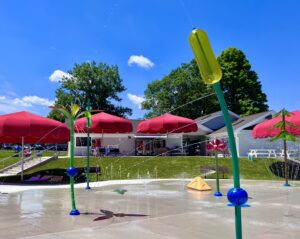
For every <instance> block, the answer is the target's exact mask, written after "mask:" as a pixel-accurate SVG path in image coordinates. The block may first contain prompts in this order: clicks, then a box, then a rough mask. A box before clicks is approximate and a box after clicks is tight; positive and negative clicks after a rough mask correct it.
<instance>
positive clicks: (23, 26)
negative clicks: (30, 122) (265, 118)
mask: <svg viewBox="0 0 300 239" xmlns="http://www.w3.org/2000/svg"><path fill="white" fill-rule="evenodd" d="M298 2H299V1H296V0H295V1H284V2H283V1H274V0H273V1H268V0H266V1H259V0H248V1H246V0H244V1H240V0H227V1H221V0H219V1H201V0H193V1H192V0H172V1H171V0H165V1H161V0H151V1H138V0H136V1H135V0H131V1H126V0H122V1H107V0H99V1H91V0H86V1H76V0H69V1H67V0H49V1H46V0H43V1H40V0H27V1H21V0H20V1H16V0H11V1H4V0H0V36H1V37H0V114H4V113H8V112H14V111H18V110H27V111H31V112H35V113H38V114H41V115H47V113H48V111H49V109H48V105H50V104H52V102H53V101H54V99H55V93H54V92H55V89H56V88H58V87H59V83H58V82H55V80H57V79H58V75H59V74H57V72H59V71H62V72H66V71H68V70H70V69H71V68H72V67H73V65H74V64H75V63H82V62H85V61H92V60H95V61H97V62H107V63H109V64H116V65H118V66H119V71H120V75H121V78H122V79H123V83H124V85H125V87H126V88H127V90H126V92H124V93H122V94H121V97H122V99H123V101H122V103H121V104H122V105H124V106H128V107H130V108H132V109H133V115H132V116H131V117H130V118H140V117H142V116H143V115H144V113H145V112H144V111H142V110H141V109H139V106H138V103H139V102H140V101H141V100H142V97H143V92H144V90H145V89H146V86H147V84H148V83H149V82H151V81H153V80H156V79H161V78H162V77H163V76H164V75H166V74H168V73H169V72H170V71H171V70H172V69H174V68H176V67H178V66H179V65H180V64H181V63H185V62H189V61H190V60H191V59H192V57H193V56H192V52H191V50H190V47H189V45H188V36H189V33H190V32H191V30H192V28H193V27H197V28H202V29H204V30H206V32H207V33H208V35H209V37H210V41H211V44H212V46H213V48H214V51H215V53H216V55H219V54H220V53H221V52H222V50H224V49H226V48H228V47H231V46H234V47H237V48H239V49H241V50H242V51H244V53H245V54H246V56H247V57H248V59H249V61H250V63H251V64H252V68H253V70H255V71H256V72H257V73H258V75H259V79H260V81H261V83H262V85H263V91H264V92H265V93H266V94H267V96H268V101H269V102H268V104H269V106H270V109H274V110H279V109H281V108H282V107H286V108H287V109H288V110H295V109H300V97H299V96H300V94H299V90H300V80H299V76H298V75H299V73H298V69H300V61H299V55H300V46H299V38H300V14H299V9H300V2H299V3H298ZM131 56H133V57H132V58H131V60H132V61H131V63H132V64H129V59H130V57H131ZM134 56H135V57H134ZM137 56H144V57H145V58H146V59H143V58H141V57H137ZM147 60H149V61H148V62H147ZM55 71H56V74H54V75H53V73H54V72H55ZM51 75H52V78H51V79H52V81H51V80H50V76H51Z"/></svg>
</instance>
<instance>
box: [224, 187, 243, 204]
mask: <svg viewBox="0 0 300 239" xmlns="http://www.w3.org/2000/svg"><path fill="white" fill-rule="evenodd" d="M227 198H228V200H229V202H231V203H232V205H233V206H241V205H243V204H245V203H246V202H247V201H248V193H247V192H246V190H244V189H242V188H231V189H230V190H229V191H228V193H227Z"/></svg>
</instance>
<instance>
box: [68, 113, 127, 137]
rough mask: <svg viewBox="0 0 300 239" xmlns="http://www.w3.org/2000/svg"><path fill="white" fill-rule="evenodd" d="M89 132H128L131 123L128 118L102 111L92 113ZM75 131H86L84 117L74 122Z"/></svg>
mask: <svg viewBox="0 0 300 239" xmlns="http://www.w3.org/2000/svg"><path fill="white" fill-rule="evenodd" d="M91 121H92V126H91V128H90V132H91V133H130V132H132V124H131V122H130V121H129V120H128V119H124V118H121V117H118V116H115V115H111V114H107V113H104V112H101V113H98V114H94V115H92V117H91ZM74 128H75V132H78V133H82V132H87V127H86V118H85V117H83V118H80V119H78V120H76V122H75V127H74Z"/></svg>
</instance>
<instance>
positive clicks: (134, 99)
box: [127, 93, 145, 109]
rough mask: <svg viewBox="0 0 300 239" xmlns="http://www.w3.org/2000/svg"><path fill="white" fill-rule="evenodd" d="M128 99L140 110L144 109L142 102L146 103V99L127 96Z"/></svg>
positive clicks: (132, 95) (131, 95)
mask: <svg viewBox="0 0 300 239" xmlns="http://www.w3.org/2000/svg"><path fill="white" fill-rule="evenodd" d="M127 98H128V99H129V100H130V101H131V102H132V103H133V104H135V105H137V106H138V107H139V108H140V109H141V108H142V105H141V104H142V102H143V101H145V98H144V97H143V96H137V95H134V94H130V93H128V94H127Z"/></svg>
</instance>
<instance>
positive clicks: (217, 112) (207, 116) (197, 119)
mask: <svg viewBox="0 0 300 239" xmlns="http://www.w3.org/2000/svg"><path fill="white" fill-rule="evenodd" d="M230 113H231V114H232V115H237V114H235V113H233V112H232V111H230V110H229V114H230ZM220 114H221V115H222V111H216V112H214V113H211V114H208V115H203V116H200V117H198V118H196V119H194V120H195V121H196V122H201V121H203V120H205V119H208V118H210V117H215V116H219V115H220Z"/></svg>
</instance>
